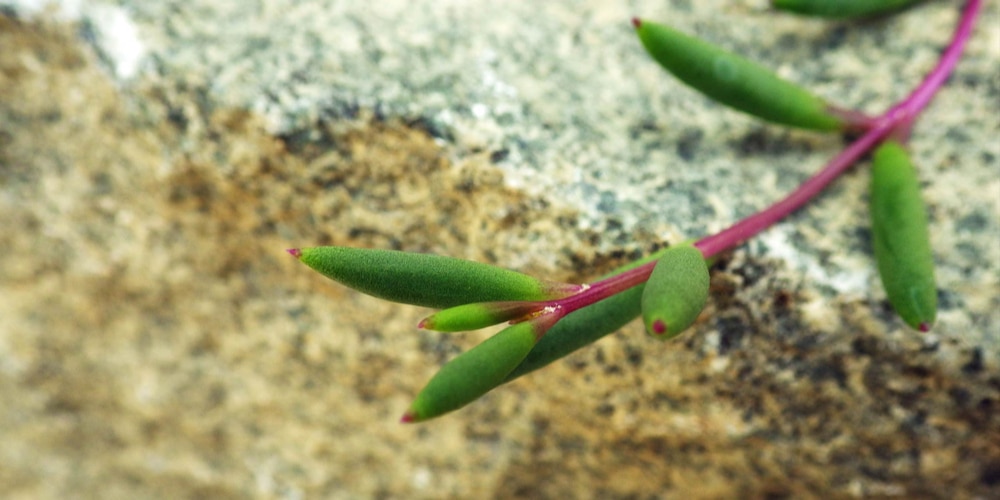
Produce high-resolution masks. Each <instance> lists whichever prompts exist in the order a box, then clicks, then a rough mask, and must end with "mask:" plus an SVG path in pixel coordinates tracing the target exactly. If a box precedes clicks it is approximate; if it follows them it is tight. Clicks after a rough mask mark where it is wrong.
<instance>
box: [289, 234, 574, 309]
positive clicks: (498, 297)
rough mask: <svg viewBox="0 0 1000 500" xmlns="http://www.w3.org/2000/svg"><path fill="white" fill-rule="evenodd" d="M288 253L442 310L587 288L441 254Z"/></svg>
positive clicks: (332, 274)
mask: <svg viewBox="0 0 1000 500" xmlns="http://www.w3.org/2000/svg"><path fill="white" fill-rule="evenodd" d="M288 252H289V253H291V254H292V255H293V256H295V257H297V258H298V259H299V260H300V261H302V263H303V264H305V265H307V266H309V267H311V268H313V269H315V270H316V271H318V272H319V273H320V274H322V275H324V276H326V277H327V278H330V279H332V280H334V281H337V282H339V283H341V284H343V285H346V286H348V287H351V288H353V289H355V290H358V291H361V292H364V293H367V294H369V295H373V296H375V297H379V298H382V299H385V300H390V301H393V302H402V303H404V304H413V305H418V306H425V307H433V308H438V309H441V308H447V307H453V306H457V305H461V304H468V303H471V302H493V301H506V300H549V299H556V298H560V297H565V296H567V295H570V294H572V293H574V292H576V291H578V290H579V289H580V288H581V287H580V286H579V285H570V284H564V283H552V282H548V281H544V280H540V279H537V278H534V277H531V276H528V275H526V274H522V273H518V272H515V271H509V270H507V269H502V268H499V267H496V266H491V265H489V264H483V263H480V262H473V261H469V260H463V259H455V258H452V257H444V256H440V255H431V254H422V253H410V252H399V251H395V250H378V249H368V248H351V247H341V246H326V247H312V248H302V249H292V250H289V251H288Z"/></svg>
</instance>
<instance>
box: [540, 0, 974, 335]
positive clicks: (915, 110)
mask: <svg viewBox="0 0 1000 500" xmlns="http://www.w3.org/2000/svg"><path fill="white" fill-rule="evenodd" d="M981 6H982V0H969V2H968V3H966V5H965V9H964V10H963V11H962V17H961V20H960V21H959V24H958V26H957V28H956V29H955V33H954V34H953V35H952V39H951V42H950V43H949V44H948V47H947V48H946V49H945V51H944V53H943V54H942V56H941V58H940V59H939V60H938V63H937V64H936V65H935V67H934V69H932V70H931V72H930V73H928V74H927V76H926V77H925V78H924V80H923V81H922V82H921V83H920V85H918V86H917V87H916V88H915V89H914V90H913V91H912V92H911V93H910V95H908V96H907V97H906V98H905V99H903V100H902V101H900V102H899V103H898V104H896V105H894V106H892V107H890V108H889V109H888V110H887V111H886V112H885V113H883V114H882V115H880V116H879V117H878V118H875V119H874V120H873V121H872V122H871V127H870V128H869V129H868V130H867V131H866V132H865V133H864V135H862V136H861V137H860V138H859V139H858V140H856V141H854V142H853V143H851V145H850V146H848V147H847V149H845V150H844V151H842V152H841V153H840V154H838V155H837V156H835V157H834V158H833V159H832V160H830V162H829V163H827V164H826V166H824V167H823V169H822V170H820V171H819V172H818V173H817V174H816V175H814V176H812V177H810V178H809V179H807V180H806V181H805V182H803V183H802V185H801V186H799V187H798V189H796V190H795V191H793V192H792V193H791V194H789V195H788V196H786V197H785V198H784V199H782V200H781V201H779V202H777V203H775V204H774V205H772V206H770V207H768V208H767V209H765V210H763V211H761V212H758V213H756V214H754V215H751V216H750V217H747V218H745V219H743V220H741V221H739V222H737V223H736V224H733V225H732V226H730V227H729V228H727V229H725V230H723V231H721V232H719V233H716V234H713V235H711V236H706V237H705V238H702V239H700V240H698V241H697V242H695V244H694V246H695V247H696V248H698V249H699V250H701V253H702V254H704V255H705V258H706V259H707V258H710V257H712V256H715V255H717V254H719V253H720V252H723V251H725V250H727V249H730V248H733V247H735V246H737V245H739V244H741V243H743V242H744V241H746V240H747V239H749V238H751V237H753V236H755V235H757V234H758V233H760V232H761V231H763V230H765V229H767V228H768V227H770V226H771V225H772V224H774V223H776V222H778V221H779V220H781V219H783V218H785V217H787V216H788V215H790V214H791V213H792V212H794V211H796V210H798V209H799V208H801V207H802V206H803V205H805V204H806V203H808V202H809V200H811V199H813V198H815V197H816V195H818V194H819V193H820V192H821V191H822V190H823V189H824V188H826V187H827V186H828V185H830V183H831V182H833V181H834V180H835V179H836V178H837V177H839V176H840V175H841V174H843V173H844V172H846V171H847V170H848V169H849V168H850V167H851V166H852V165H854V163H855V162H857V161H858V160H859V159H860V158H861V157H862V156H863V155H865V154H866V153H868V152H869V151H870V150H871V149H872V148H874V147H875V146H876V145H878V143H879V142H881V141H882V140H883V139H885V138H886V137H887V136H890V135H892V136H893V137H896V136H901V137H905V136H906V135H907V134H908V133H909V128H910V127H911V126H912V123H913V120H914V119H915V118H916V116H917V115H919V114H920V113H921V112H922V111H923V109H924V108H925V107H926V106H927V104H928V103H930V101H931V99H932V98H933V97H934V95H935V94H936V93H937V91H938V90H940V88H941V86H942V85H944V82H945V81H946V80H947V79H948V76H950V75H951V73H952V71H953V70H954V69H955V65H956V64H957V63H958V60H959V59H960V58H961V55H962V50H963V49H964V48H965V45H966V42H968V40H969V37H970V36H971V34H972V28H973V26H974V25H975V21H976V17H977V16H978V14H979V10H980V7H981ZM655 266H656V261H652V262H648V263H646V264H643V265H641V266H639V267H636V268H633V269H630V270H628V271H625V272H622V273H619V274H616V275H614V276H611V277H609V278H606V279H603V280H601V281H597V282H595V283H593V284H591V285H590V287H589V288H587V289H586V290H584V291H582V292H580V293H577V294H575V295H571V296H569V297H566V298H563V299H558V300H551V301H546V302H545V303H544V304H545V305H546V306H547V307H552V309H553V312H554V313H555V314H558V315H559V317H562V316H565V315H566V314H569V313H571V312H573V311H575V310H577V309H580V308H583V307H586V306H589V305H591V304H595V303H597V302H600V301H601V300H604V299H606V298H608V297H611V296H612V295H615V294H618V293H621V292H623V291H625V290H628V289H629V288H632V287H634V286H636V285H639V284H642V283H643V282H645V281H646V280H648V279H649V275H650V274H651V273H652V272H653V267H655Z"/></svg>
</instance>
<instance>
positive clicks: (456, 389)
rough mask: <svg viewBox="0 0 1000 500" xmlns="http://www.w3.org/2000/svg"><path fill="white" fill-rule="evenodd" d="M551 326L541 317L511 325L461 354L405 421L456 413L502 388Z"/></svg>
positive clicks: (443, 370) (416, 401)
mask: <svg viewBox="0 0 1000 500" xmlns="http://www.w3.org/2000/svg"><path fill="white" fill-rule="evenodd" d="M550 325H551V321H550V319H549V318H545V317H541V318H538V319H536V320H532V321H525V322H523V323H517V324H515V325H512V326H509V327H507V328H505V329H503V330H501V331H500V332H498V333H497V334H495V335H493V336H492V337H490V338H488V339H486V340H485V341H484V342H483V343H481V344H479V345H477V346H476V347H473V348H472V349H469V350H468V351H466V352H464V353H462V354H460V355H458V357H456V358H454V359H452V360H451V361H449V362H448V363H447V364H445V365H444V366H442V367H441V370H439V371H438V372H437V374H435V375H434V377H432V378H431V380H430V381H429V382H427V385H426V386H424V388H423V389H422V390H421V391H420V393H419V394H417V397H416V399H414V401H413V403H412V404H411V405H410V409H409V410H407V412H406V414H404V415H403V419H402V420H403V422H422V421H424V420H428V419H431V418H434V417H438V416H441V415H444V414H445V413H448V412H450V411H454V410H457V409H459V408H461V407H463V406H465V405H467V404H469V403H471V402H473V401H475V400H476V399H478V398H479V397H480V396H482V395H483V394H486V393H487V392H489V391H490V390H491V389H493V388H494V387H496V386H498V385H500V384H501V383H502V382H503V380H504V379H505V378H506V377H507V375H508V374H509V373H510V372H511V370H513V369H514V368H515V367H516V366H517V365H518V364H520V363H521V361H523V360H524V358H525V356H527V355H528V352H530V351H531V348H532V347H534V346H535V343H536V342H537V341H538V338H539V337H540V336H541V335H542V334H544V333H545V330H546V329H547V327H548V326H550Z"/></svg>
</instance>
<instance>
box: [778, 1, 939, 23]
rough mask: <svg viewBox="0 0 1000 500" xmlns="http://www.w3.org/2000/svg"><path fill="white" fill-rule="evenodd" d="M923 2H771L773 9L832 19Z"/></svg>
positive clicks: (881, 12)
mask: <svg viewBox="0 0 1000 500" xmlns="http://www.w3.org/2000/svg"><path fill="white" fill-rule="evenodd" d="M922 1H923V0H771V5H772V6H774V8H775V9H779V10H784V11H787V12H794V13H796V14H803V15H807V16H817V17H828V18H832V19H847V18H862V17H873V16H879V15H882V14H888V13H890V12H894V11H897V10H900V9H903V8H905V7H908V6H910V5H913V4H916V3H918V2H922Z"/></svg>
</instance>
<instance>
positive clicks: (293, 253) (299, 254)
mask: <svg viewBox="0 0 1000 500" xmlns="http://www.w3.org/2000/svg"><path fill="white" fill-rule="evenodd" d="M285 251H286V252H288V253H289V254H291V256H292V257H295V258H296V259H298V258H300V257H302V250H299V249H298V248H289V249H287V250H285Z"/></svg>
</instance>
